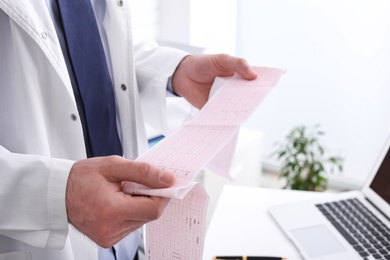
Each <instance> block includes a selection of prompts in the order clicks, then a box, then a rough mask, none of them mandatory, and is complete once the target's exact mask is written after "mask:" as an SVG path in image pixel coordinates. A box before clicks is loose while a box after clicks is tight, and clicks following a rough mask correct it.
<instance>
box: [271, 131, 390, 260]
mask: <svg viewBox="0 0 390 260" xmlns="http://www.w3.org/2000/svg"><path fill="white" fill-rule="evenodd" d="M389 147H390V138H389V139H388V140H387V142H386V144H385V146H384V149H383V150H382V151H381V153H380V155H379V157H378V160H377V162H376V163H375V165H374V167H373V171H372V173H371V174H370V176H369V177H368V178H367V181H366V183H365V185H364V187H363V188H362V189H361V190H360V191H348V192H343V193H338V194H335V195H331V196H329V197H328V198H324V199H322V198H321V199H316V200H307V201H301V202H296V203H288V204H282V205H276V206H273V207H271V208H269V213H270V214H271V216H272V217H273V218H274V220H275V221H276V222H277V223H278V225H279V226H280V228H281V229H282V230H283V231H284V233H285V234H286V235H287V236H288V238H289V239H291V240H292V241H293V243H294V244H295V246H296V247H297V248H298V250H299V251H300V253H301V255H302V256H303V258H304V259H315V260H328V259H332V260H337V259H343V260H344V259H346V260H349V259H390V221H389V217H390V205H389V202H390V150H389ZM359 222H360V226H359V225H358V227H357V228H355V224H356V223H358V224H359Z"/></svg>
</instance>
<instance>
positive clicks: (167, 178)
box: [160, 171, 175, 183]
mask: <svg viewBox="0 0 390 260" xmlns="http://www.w3.org/2000/svg"><path fill="white" fill-rule="evenodd" d="M173 179H175V175H173V174H172V173H170V172H166V171H163V172H162V174H161V176H160V180H161V181H162V182H165V183H171V182H172V181H173Z"/></svg>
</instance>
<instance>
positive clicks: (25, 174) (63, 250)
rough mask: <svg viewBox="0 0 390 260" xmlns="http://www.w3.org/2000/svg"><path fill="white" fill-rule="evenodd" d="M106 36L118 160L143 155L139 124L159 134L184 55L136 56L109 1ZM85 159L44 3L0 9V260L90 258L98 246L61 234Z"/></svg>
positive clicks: (126, 20)
mask: <svg viewBox="0 0 390 260" xmlns="http://www.w3.org/2000/svg"><path fill="white" fill-rule="evenodd" d="M122 2H123V5H122V4H120V3H122ZM104 31H105V34H106V36H107V42H108V53H109V65H110V68H111V76H112V79H113V83H114V88H115V96H116V101H117V108H118V113H117V114H118V124H119V126H120V132H121V136H120V137H121V140H122V146H123V150H124V156H125V157H126V158H135V157H136V156H137V155H138V153H139V152H140V151H141V150H142V149H144V148H145V147H146V138H145V131H144V119H145V120H148V122H149V123H150V124H154V126H155V127H157V125H160V126H163V127H164V126H165V121H164V118H165V114H164V113H165V96H166V90H165V88H166V83H167V79H168V77H169V76H171V75H172V73H173V72H174V69H175V68H176V66H177V64H178V63H179V62H180V60H181V59H182V58H183V57H184V55H186V54H185V53H183V52H181V51H177V50H173V49H169V48H161V47H159V48H156V46H154V45H153V46H151V45H150V46H146V45H141V46H140V47H136V48H133V46H132V36H131V26H130V10H129V4H128V1H126V0H125V1H117V0H107V1H106V10H105V21H104ZM134 49H135V51H134ZM141 104H142V108H141ZM142 111H143V113H142ZM85 157H86V155H85V148H84V141H83V133H82V127H81V123H80V120H79V117H78V112H77V108H76V103H75V99H74V96H73V90H72V86H71V83H70V79H69V76H68V73H67V68H66V64H65V61H64V58H63V56H62V52H61V47H60V45H59V42H58V39H57V36H56V31H55V28H54V26H53V23H52V20H51V17H50V14H49V12H48V10H47V7H46V4H45V1H44V0H34V1H31V0H0V260H3V259H37V260H38V259H39V260H44V259H56V260H61V259H64V260H65V259H66V260H72V259H80V260H81V259H82V260H85V259H96V257H97V254H96V245H94V243H92V242H91V241H89V239H87V238H86V237H84V236H83V235H81V234H80V233H78V232H77V231H75V230H74V229H73V228H72V227H70V226H69V225H68V222H67V215H66V208H65V189H66V183H67V176H68V174H69V171H70V168H71V167H72V165H73V163H74V161H75V160H80V159H84V158H85Z"/></svg>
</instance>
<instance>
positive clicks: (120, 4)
mask: <svg viewBox="0 0 390 260" xmlns="http://www.w3.org/2000/svg"><path fill="white" fill-rule="evenodd" d="M117 3H118V5H119V6H120V7H122V6H123V4H124V3H125V2H124V1H123V0H118V2H117Z"/></svg>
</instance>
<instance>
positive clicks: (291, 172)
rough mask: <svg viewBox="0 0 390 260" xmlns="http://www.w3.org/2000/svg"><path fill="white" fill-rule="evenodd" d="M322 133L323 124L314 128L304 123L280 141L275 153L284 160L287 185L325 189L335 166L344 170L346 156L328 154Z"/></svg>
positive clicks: (282, 167) (297, 187)
mask: <svg viewBox="0 0 390 260" xmlns="http://www.w3.org/2000/svg"><path fill="white" fill-rule="evenodd" d="M322 135H324V132H322V131H321V130H320V127H319V125H315V126H314V127H312V128H309V127H306V126H303V125H300V126H297V127H294V128H293V129H292V130H291V131H290V133H289V134H288V135H287V136H286V140H285V142H283V143H280V144H279V147H278V148H277V150H276V151H275V152H274V154H275V155H276V157H277V159H278V160H280V161H281V177H282V178H285V179H286V181H287V182H286V185H285V187H284V188H291V189H294V190H309V191H323V190H325V189H326V187H327V184H328V181H327V178H326V176H325V175H326V174H327V173H329V172H331V173H333V172H334V171H335V169H337V170H338V171H339V172H342V170H343V165H342V164H343V161H344V159H343V158H341V157H340V156H328V155H326V153H325V149H324V148H323V146H322V145H321V144H320V138H319V137H320V136H322Z"/></svg>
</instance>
